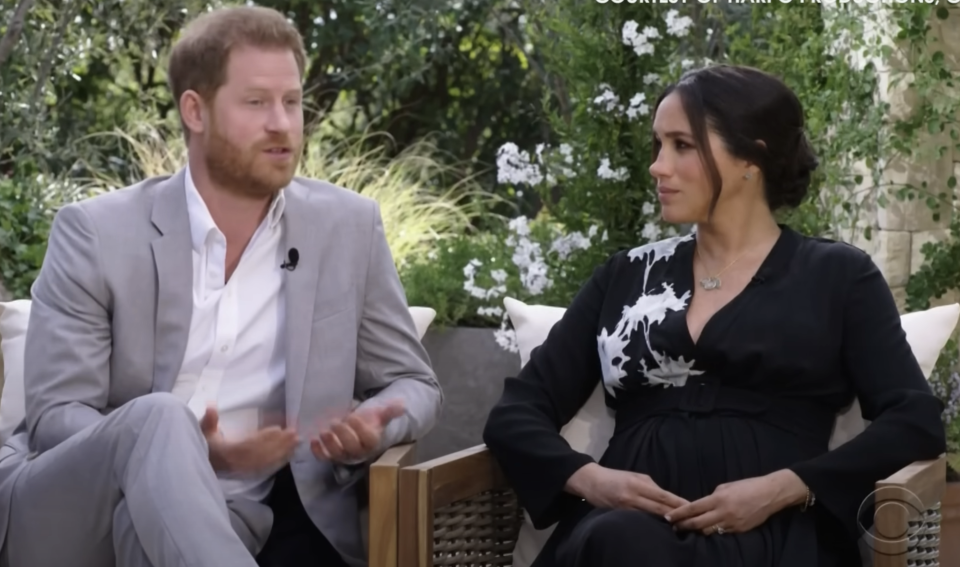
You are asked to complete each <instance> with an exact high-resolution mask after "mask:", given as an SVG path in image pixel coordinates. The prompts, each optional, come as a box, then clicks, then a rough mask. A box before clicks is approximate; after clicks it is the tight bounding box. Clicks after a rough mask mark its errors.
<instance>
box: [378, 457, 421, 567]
mask: <svg viewBox="0 0 960 567" xmlns="http://www.w3.org/2000/svg"><path fill="white" fill-rule="evenodd" d="M416 448H417V447H416V444H414V443H407V444H404V445H397V446H396V447H391V448H390V449H387V451H386V452H385V453H384V454H383V455H381V456H380V458H379V459H377V460H376V461H375V462H374V463H373V464H371V465H370V481H369V482H370V487H369V490H370V519H369V529H370V532H369V538H368V539H369V542H370V544H369V549H368V555H369V561H370V567H398V556H397V552H398V549H397V528H398V525H399V516H398V514H399V506H398V504H399V498H400V491H399V481H400V469H401V468H403V467H406V466H410V465H412V464H414V463H416V462H417V461H416Z"/></svg>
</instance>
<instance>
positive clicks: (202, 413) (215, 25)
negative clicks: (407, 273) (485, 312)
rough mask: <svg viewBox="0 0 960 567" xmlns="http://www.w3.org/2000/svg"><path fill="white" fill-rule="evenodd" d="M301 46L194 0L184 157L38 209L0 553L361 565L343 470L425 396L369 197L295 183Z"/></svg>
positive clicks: (179, 70)
mask: <svg viewBox="0 0 960 567" xmlns="http://www.w3.org/2000/svg"><path fill="white" fill-rule="evenodd" d="M305 60H306V57H305V54H304V48H303V44H302V39H301V37H300V35H299V34H298V33H297V30H296V29H295V28H294V27H293V26H292V25H291V24H289V23H288V22H287V21H286V20H285V19H284V17H283V16H282V15H281V14H279V13H277V12H275V11H272V10H268V9H264V8H255V7H236V8H229V9H222V10H216V11H213V12H209V13H207V14H205V15H203V16H201V17H200V18H198V19H197V20H195V21H194V22H193V23H192V24H191V25H190V26H189V27H188V28H187V29H186V30H184V32H183V34H182V37H181V39H180V40H179V41H178V43H177V44H176V46H175V47H174V49H173V52H172V54H171V57H170V66H169V72H168V74H169V81H170V86H171V89H172V91H173V96H174V99H175V100H176V102H177V106H178V109H179V111H180V119H181V122H182V125H183V130H184V135H185V136H186V140H187V147H188V154H189V159H188V165H187V166H186V167H185V168H184V169H183V170H181V171H179V172H177V173H176V174H174V175H172V176H169V177H160V178H152V179H147V180H145V181H143V182H141V183H138V184H136V185H133V186H131V187H128V188H125V189H122V190H119V191H115V192H112V193H109V194H106V195H102V196H98V197H94V198H92V199H88V200H86V201H83V202H80V203H77V204H72V205H68V206H66V207H64V208H63V209H62V210H61V211H60V212H59V213H58V214H57V217H56V220H55V222H54V225H53V228H52V230H51V234H50V242H49V247H48V251H47V256H46V258H45V261H44V264H43V268H42V270H41V273H40V276H39V278H38V279H37V282H36V284H35V286H34V289H33V304H32V313H31V319H30V326H29V331H28V335H27V339H26V351H25V357H26V368H25V384H26V386H25V389H26V402H27V412H26V419H25V421H24V423H23V424H21V426H20V427H19V428H18V430H17V432H16V433H15V434H14V435H13V437H12V438H11V439H10V440H9V441H8V442H7V444H6V445H5V446H4V447H3V449H2V450H0V548H2V553H0V565H2V566H3V567H62V566H64V565H70V566H71V567H88V566H89V567H100V566H103V565H113V564H117V565H123V566H124V567H140V566H142V567H148V566H154V567H174V566H176V567H185V566H189V567H200V566H202V567H217V566H223V567H244V566H250V567H254V566H256V565H260V566H263V567H299V566H301V565H307V564H310V565H324V566H335V565H341V566H342V565H350V566H359V565H365V564H366V554H365V550H364V546H363V544H362V541H361V539H362V538H361V532H360V521H359V508H360V504H359V503H358V497H359V496H360V494H359V492H360V486H362V483H359V484H358V483H357V482H356V481H357V480H358V479H359V478H361V477H362V476H363V474H364V473H365V471H366V469H365V467H364V465H365V463H368V462H370V461H371V460H372V459H375V458H376V457H377V456H378V455H379V454H381V453H382V452H383V451H384V450H385V449H386V448H388V447H389V446H391V445H394V444H397V443H401V442H407V441H412V440H416V439H418V438H420V437H422V436H423V435H424V434H425V433H426V432H427V431H428V430H429V429H430V428H431V427H432V426H433V424H434V423H435V422H436V419H437V417H438V415H439V411H440V406H441V401H442V395H441V392H440V388H439V386H438V384H437V381H436V378H435V376H434V373H433V371H432V370H431V368H430V364H429V360H428V357H427V355H426V353H425V351H424V349H423V347H422V346H421V344H420V341H419V340H418V336H417V333H416V330H415V327H414V324H413V321H412V319H411V317H410V314H409V311H408V310H407V305H406V300H405V296H404V292H403V289H402V287H401V285H400V281H399V278H398V277H397V273H396V270H395V268H394V264H393V260H392V258H391V254H390V250H389V248H388V246H387V242H386V239H385V237H384V232H383V226H382V222H381V217H380V212H379V209H378V206H377V204H376V203H375V202H373V201H372V200H370V199H367V198H365V197H362V196H360V195H359V194H357V193H355V192H352V191H348V190H345V189H341V188H338V187H335V186H333V185H330V184H328V183H324V182H321V181H315V180H310V179H303V178H299V177H295V176H294V172H295V171H296V169H297V163H298V159H299V156H300V152H301V148H302V144H303V109H302V96H303V93H302V88H301V83H302V79H303V73H304V65H305V63H304V62H305ZM354 400H358V401H359V402H360V403H359V405H357V406H356V407H354ZM331 416H334V417H331Z"/></svg>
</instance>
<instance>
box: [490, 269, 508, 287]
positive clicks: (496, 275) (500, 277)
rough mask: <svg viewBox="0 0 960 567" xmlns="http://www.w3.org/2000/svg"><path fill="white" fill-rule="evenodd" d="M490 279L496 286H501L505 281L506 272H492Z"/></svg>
mask: <svg viewBox="0 0 960 567" xmlns="http://www.w3.org/2000/svg"><path fill="white" fill-rule="evenodd" d="M490 277H491V278H493V281H495V282H497V283H498V284H503V282H505V281H507V272H506V270H493V271H492V272H490Z"/></svg>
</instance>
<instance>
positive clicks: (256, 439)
mask: <svg viewBox="0 0 960 567" xmlns="http://www.w3.org/2000/svg"><path fill="white" fill-rule="evenodd" d="M219 421H220V418H219V415H218V414H217V410H216V409H214V408H207V412H206V413H205V414H204V415H203V418H202V419H201V420H200V430H201V431H202V432H203V436H204V437H206V439H207V445H208V446H209V447H210V464H211V465H213V470H215V471H217V472H226V473H239V474H256V473H259V472H262V471H266V470H271V469H275V468H278V467H282V466H283V465H285V464H287V462H288V461H289V460H290V458H291V457H292V456H293V452H294V450H295V449H296V448H297V443H299V442H300V439H299V437H298V435H297V432H296V431H294V430H293V429H291V428H282V427H278V426H271V427H265V428H263V429H260V430H259V431H257V432H256V433H254V434H253V435H251V436H250V437H247V438H246V439H244V440H242V441H236V442H234V441H227V440H225V439H224V438H223V434H222V433H221V432H220V428H219Z"/></svg>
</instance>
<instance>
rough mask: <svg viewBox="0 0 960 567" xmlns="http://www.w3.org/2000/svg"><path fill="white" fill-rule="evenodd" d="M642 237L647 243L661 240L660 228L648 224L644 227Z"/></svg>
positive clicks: (653, 224) (650, 223)
mask: <svg viewBox="0 0 960 567" xmlns="http://www.w3.org/2000/svg"><path fill="white" fill-rule="evenodd" d="M640 236H642V237H643V238H644V240H647V241H653V240H657V239H659V238H660V227H659V226H657V225H656V224H655V223H652V222H648V223H647V224H645V225H643V230H642V231H641V232H640Z"/></svg>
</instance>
